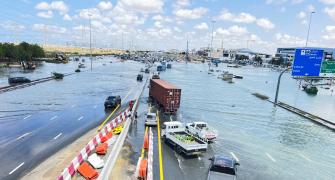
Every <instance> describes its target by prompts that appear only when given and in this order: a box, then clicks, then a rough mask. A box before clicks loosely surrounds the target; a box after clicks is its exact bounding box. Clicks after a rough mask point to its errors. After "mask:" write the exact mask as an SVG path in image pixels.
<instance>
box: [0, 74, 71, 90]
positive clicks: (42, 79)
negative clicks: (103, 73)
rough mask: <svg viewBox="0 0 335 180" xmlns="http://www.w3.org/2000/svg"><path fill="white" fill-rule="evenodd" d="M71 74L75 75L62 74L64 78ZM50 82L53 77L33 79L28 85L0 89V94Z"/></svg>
mask: <svg viewBox="0 0 335 180" xmlns="http://www.w3.org/2000/svg"><path fill="white" fill-rule="evenodd" d="M73 74H76V73H68V74H64V76H70V75H73ZM51 80H54V77H53V76H51V77H45V78H40V79H35V80H32V81H31V82H29V83H24V84H18V85H10V86H5V87H0V93H5V92H8V91H13V90H15V89H21V88H25V87H29V86H33V85H35V84H39V83H43V82H47V81H51Z"/></svg>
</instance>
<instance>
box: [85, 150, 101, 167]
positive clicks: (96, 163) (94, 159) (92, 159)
mask: <svg viewBox="0 0 335 180" xmlns="http://www.w3.org/2000/svg"><path fill="white" fill-rule="evenodd" d="M87 161H88V162H89V163H90V164H91V165H92V166H93V167H94V168H95V169H100V168H102V167H104V161H103V160H102V159H101V158H99V157H98V155H97V154H96V153H93V154H92V155H90V156H89V157H88V158H87Z"/></svg>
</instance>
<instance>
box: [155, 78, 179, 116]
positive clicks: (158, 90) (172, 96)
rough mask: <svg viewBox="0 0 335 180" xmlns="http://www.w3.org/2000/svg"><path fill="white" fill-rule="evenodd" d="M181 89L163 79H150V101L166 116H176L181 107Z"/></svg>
mask: <svg viewBox="0 0 335 180" xmlns="http://www.w3.org/2000/svg"><path fill="white" fill-rule="evenodd" d="M180 97H181V89H179V88H177V87H176V86H175V85H173V84H171V83H168V82H166V81H164V80H162V79H150V89H149V100H150V101H153V102H154V103H156V104H157V105H158V108H160V109H161V111H162V112H163V113H165V114H175V113H176V112H177V110H178V108H179V106H180Z"/></svg>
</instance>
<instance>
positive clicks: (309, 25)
mask: <svg viewBox="0 0 335 180" xmlns="http://www.w3.org/2000/svg"><path fill="white" fill-rule="evenodd" d="M314 13H315V11H312V12H310V14H309V23H308V31H307V37H306V47H307V44H308V38H309V31H310V29H311V23H312V15H313V14H314Z"/></svg>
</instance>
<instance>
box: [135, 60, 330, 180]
mask: <svg viewBox="0 0 335 180" xmlns="http://www.w3.org/2000/svg"><path fill="white" fill-rule="evenodd" d="M172 67H173V68H172V69H171V70H167V71H165V72H162V73H161V74H160V76H161V79H164V80H167V81H169V82H172V83H173V84H175V85H177V86H178V87H180V88H181V89H182V101H181V107H180V109H179V111H178V113H177V115H176V117H174V119H177V120H179V121H182V122H193V121H205V122H207V123H209V125H211V126H212V127H215V128H216V129H217V130H218V131H219V137H218V139H217V141H216V142H215V143H213V144H210V145H209V149H208V151H207V153H205V154H204V155H203V156H201V157H198V158H191V159H189V158H185V157H182V156H180V155H179V154H176V153H175V152H174V151H173V149H171V148H170V147H168V146H166V145H165V144H164V143H163V142H162V143H163V144H162V147H163V164H164V175H165V179H169V180H172V179H185V180H204V179H206V178H207V171H208V166H209V161H208V158H209V157H211V156H212V155H214V154H225V155H228V156H233V155H235V156H236V157H237V158H238V159H239V160H240V164H241V166H240V167H239V169H238V178H237V179H242V180H244V179H245V180H249V179H252V180H263V179H264V180H267V179H274V180H282V179H288V180H289V179H302V180H305V179H311V180H314V179H327V180H331V179H334V178H335V167H334V166H333V164H334V163H335V156H334V154H335V146H334V143H335V134H334V132H333V131H331V130H329V129H327V128H325V127H322V126H320V125H318V124H315V123H312V122H311V121H309V120H307V119H304V118H302V117H300V116H297V115H295V114H293V113H290V112H288V111H286V110H284V109H281V108H279V107H277V108H276V107H274V106H273V104H271V103H269V102H267V101H263V100H260V99H258V98H256V97H255V96H253V95H251V93H253V92H260V93H263V94H266V95H269V96H270V97H272V96H273V94H274V93H273V92H274V91H273V89H275V84H276V81H277V77H278V74H279V73H278V72H273V71H270V70H268V69H260V68H253V67H242V68H238V69H228V68H227V67H226V66H225V65H224V67H222V64H220V66H219V69H221V70H229V71H236V72H238V73H236V74H238V75H242V76H244V78H243V79H241V80H239V79H235V80H234V81H235V83H233V84H229V83H227V82H225V81H222V80H220V79H217V76H216V75H209V74H207V70H208V66H207V65H206V64H182V63H173V66H172ZM266 81H267V82H266ZM296 88H297V83H296V81H295V80H293V79H291V78H290V77H289V75H288V74H285V75H284V76H283V80H282V86H281V92H280V98H279V100H281V101H284V102H287V103H289V104H292V105H297V106H298V107H299V108H302V109H305V110H310V109H309V108H310V107H313V106H318V104H320V103H323V106H327V107H333V106H334V103H335V101H334V100H335V98H334V96H330V94H327V93H328V92H326V91H324V92H323V90H321V91H320V94H318V95H317V96H308V95H306V94H305V92H303V91H301V90H299V91H297V90H296ZM147 97H148V91H145V92H144V97H143V98H147ZM292 98H295V99H296V100H295V101H294V99H293V100H292ZM142 102H143V103H144V104H142V106H143V107H141V106H140V108H139V111H141V112H139V114H140V117H139V121H138V123H137V125H136V127H134V128H133V129H132V130H131V133H130V139H131V141H132V142H133V145H134V146H135V147H134V149H135V150H140V148H141V146H142V143H143V134H144V133H143V130H144V125H143V123H144V119H145V113H146V111H147V109H148V107H147V106H148V105H147V104H145V103H146V101H145V100H144V99H143V100H142ZM293 102H295V103H296V104H294V103H293ZM311 110H312V109H311ZM311 112H312V113H315V114H318V115H320V116H322V117H324V118H327V119H329V120H332V121H334V120H335V119H334V117H335V111H334V109H331V108H324V109H320V108H314V109H313V110H312V111H311ZM328 117H329V118H328ZM162 119H163V120H165V121H169V120H170V118H169V117H163V118H162ZM154 134H155V136H157V134H156V132H155V131H154ZM155 144H156V145H157V138H155ZM155 148H156V149H155V151H157V146H156V147H155ZM155 155H157V153H156V152H155ZM134 156H135V157H136V158H137V157H138V156H139V151H138V152H137V156H136V155H134ZM157 161H158V156H157V157H155V161H154V164H155V166H154V169H155V174H154V176H155V177H156V178H158V177H159V169H158V162H157Z"/></svg>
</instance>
